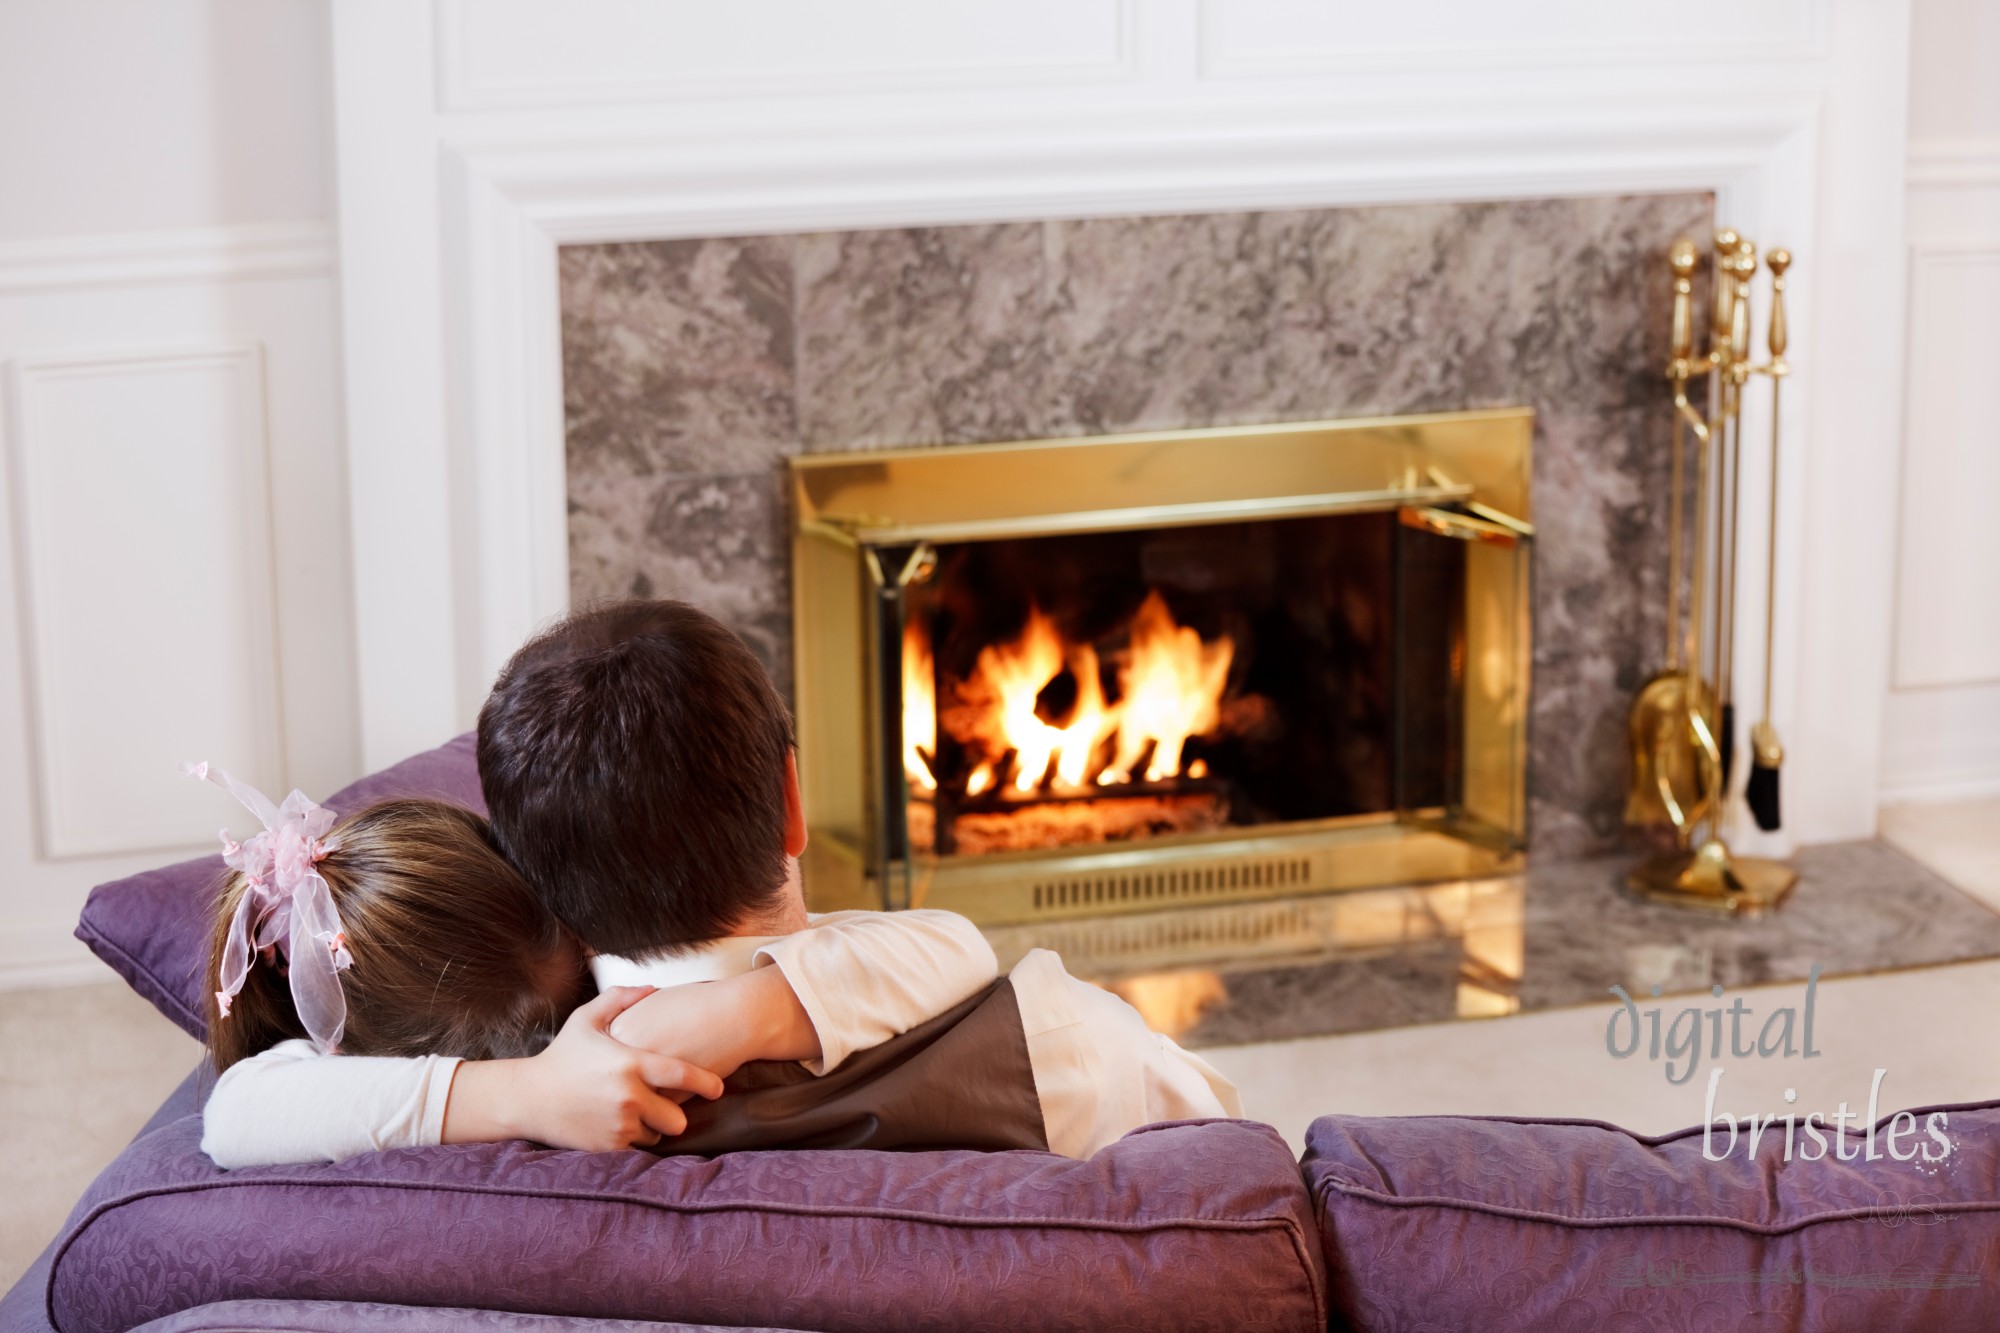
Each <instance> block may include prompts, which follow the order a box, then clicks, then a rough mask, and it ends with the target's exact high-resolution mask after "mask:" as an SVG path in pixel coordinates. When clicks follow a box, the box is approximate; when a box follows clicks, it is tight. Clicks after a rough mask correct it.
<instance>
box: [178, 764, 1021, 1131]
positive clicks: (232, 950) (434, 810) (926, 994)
mask: <svg viewBox="0 0 2000 1333" xmlns="http://www.w3.org/2000/svg"><path fill="white" fill-rule="evenodd" d="M189 772H190V773H191V775H193V776H198V777H203V778H207V779H209V780H211V781H214V782H216V783H217V784H218V785H221V786H223V787H225V788H227V789H228V790H229V791H231V792H232V794H234V795H236V796H237V798H238V799H239V800H241V801H242V802H243V804H244V805H245V806H247V807H248V808H249V809H250V810H251V811H252V813H254V814H256V815H257V816H258V818H259V819H260V821H261V822H262V823H263V824H264V826H265V827H264V832H262V833H259V834H258V835H256V836H255V837H253V838H249V839H247V840H245V841H244V842H242V843H240V844H239V843H235V842H232V841H230V840H229V839H228V837H227V836H226V835H225V837H224V840H223V845H224V857H225V860H226V861H227V863H228V865H229V866H230V875H229V878H228V879H227V880H226V881H225V884H224V886H223V891H222V893H221V895H220V898H219V900H218V902H217V916H216V929H215V934H214V937H213V941H212V948H211V960H210V971H209V975H210V976H212V977H214V978H215V981H216V988H215V990H214V992H213V995H212V998H211V1002H210V1011H209V1015H208V1018H209V1029H208V1030H209V1039H208V1040H209V1048H210V1051H211V1053H212V1055H213V1058H214V1062H215V1066H216V1068H217V1070H218V1071H219V1072H220V1073H221V1078H220V1079H219V1081H218V1083H217V1085H216V1088H215V1091H214V1093H213V1094H212V1095H211V1097H210V1099H209V1102H208V1105H207V1107H206V1109H205V1111H204V1120H205V1123H204V1134H203V1140H202V1147H203V1150H204V1151H206V1152H207V1153H208V1154H209V1155H210V1156H211V1157H213V1158H214V1159H215V1160H216V1162H217V1163H218V1164H219V1165H222V1166H224V1167H235V1166H248V1165H260V1164H267V1163H274V1162H286V1161H303V1160H315V1159H317V1160H337V1159H339V1158H341V1157H345V1156H349V1155H352V1154H353V1153H355V1152H361V1151H368V1150H371V1149H381V1148H391V1147H401V1146H415V1145H420V1144H426V1143H460V1142H481V1141H491V1140H497V1139H507V1138H527V1139H532V1140H535V1141H537V1142H541V1143H546V1144H549V1145H551V1146H554V1147H570V1148H582V1149H589V1150H604V1149H611V1148H622V1147H626V1146H630V1145H633V1144H639V1145H642V1146H643V1145H650V1144H652V1143H656V1142H658V1141H659V1140H660V1139H661V1138H663V1137H667V1136H671V1135H674V1134H678V1133H679V1132H681V1130H682V1129H683V1128H684V1127H685V1124H686V1119H685V1116H684V1115H683V1114H682V1112H681V1110H680V1106H679V1102H680V1101H682V1100H684V1099H685V1098H686V1097H688V1096H695V1095H698V1096H704V1097H716V1096H719V1095H720V1094H721V1091H722V1084H721V1077H722V1076H726V1075H727V1074H729V1073H731V1072H733V1071H734V1070H735V1068H736V1067H737V1066H738V1065H740V1064H743V1063H747V1062H749V1061H752V1060H799V1061H816V1060H819V1059H820V1058H821V1056H822V1053H823V1052H825V1053H827V1054H833V1053H834V1052H836V1051H845V1050H848V1049H852V1048H853V1047H854V1046H856V1045H865V1044H868V1041H869V1040H879V1039H880V1032H881V1030H882V1028H883V1027H884V1026H887V1027H888V1028H889V1030H893V1031H900V1030H903V1029H905V1028H907V1027H910V1026H914V1025H915V1023H917V1022H920V1021H922V1020H923V1019H925V1018H928V1017H930V1016H931V1015H932V1014H934V1013H937V1012H942V1011H943V1010H945V1009H948V1008H950V1007H951V1006H953V1005H955V1004H957V1003H958V1002H959V1001H961V1000H962V999H964V998H965V996H966V995H968V994H970V993H972V992H973V991H976V990H978V989H979V988H980V987H982V986H984V985H986V984H987V983H988V982H990V981H991V980H992V979H993V976H994V965H993V956H992V951H991V950H990V949H989V948H988V947H987V946H986V945H985V943H984V941H983V940H982V939H980V938H979V936H978V934H977V932H976V931H975V930H973V929H972V928H971V927H970V925H969V923H961V922H960V919H958V918H952V917H948V915H947V914H941V913H921V912H920V913H899V914H896V917H895V918H890V917H885V916H883V915H882V914H877V913H867V914H855V915H856V916H857V917H861V918H865V919H862V920H855V921H850V922H841V921H838V920H836V921H832V922H829V923H827V924H823V925H820V926H818V927H817V928H815V929H812V930H809V931H805V932H800V936H801V937H802V938H801V943H800V944H797V945H794V946H793V949H792V952H791V954H790V955H788V957H786V958H783V959H779V960H778V961H779V962H780V966H773V967H760V968H756V969H755V970H752V971H749V972H745V973H742V974H740V975H736V976H732V977H730V978H728V979H726V980H718V981H714V982H711V983H708V984H705V985H700V986H688V987H675V988H674V990H673V992H670V993H676V994H677V993H680V992H687V994H686V995H685V997H684V999H685V1003H683V1004H681V1005H680V1006H679V1007H678V1008H677V1010H676V1014H677V1016H678V1017H681V1018H683V1019H684V1020H685V1021H684V1023H677V1024H675V1025H674V1026H675V1027H676V1028H677V1029H678V1030H679V1031H680V1032H682V1033H683V1034H684V1040H682V1041H680V1042H679V1043H677V1045H678V1046H679V1048H680V1049H681V1050H683V1051H685V1052H686V1053H687V1057H688V1058H682V1057H681V1056H680V1055H672V1054H667V1053H664V1052H662V1051H659V1050H642V1049H637V1048H634V1047H630V1046H626V1045H624V1044H623V1043H620V1042H618V1041H616V1040H614V1039H613V1038H612V1037H611V1036H610V1035H609V1033H608V1031H607V1029H608V1027H609V1025H610V1024H611V1022H612V1020H613V1019H614V1018H616V1017H617V1015H618V1014H620V1013H621V1012H622V1011H623V1010H624V1009H626V1008H627V1007H628V1006H630V1005H631V1004H633V1003H635V1002H636V1001H638V1000H639V999H642V998H644V997H646V996H647V995H648V994H650V993H651V988H644V987H614V988H612V989H611V990H609V991H607V992H606V993H605V994H603V995H601V996H598V997H597V998H596V999H594V1000H590V999H589V995H590V991H591V983H590V977H589V971H588V967H587V959H586V955H585V952H584V950H583V949H582V948H581V947H580V946H579V945H578V944H577V943H576V941H575V940H574V939H573V938H572V937H571V936H570V935H569V933H568V932H567V931H566V930H564V929H563V927H562V926H561V925H560V924H559V923H558V922H557V921H556V920H555V918H554V917H553V916H551V915H550V914H549V913H548V912H547V911H546V910H545V909H544V908H543V907H542V905H541V903H540V902H539V901H538V900H537V899H536V897H535V895H534V893H533V891H532V890H531V889H530V888H529V887H528V885H527V883H526V882H525V881H524V880H523V879H522V878H521V876H520V875H519V874H518V872H516V871H515V870H514V868H513V867H512V866H511V865H510V864H509V863H508V862H507V861H506V859H505V858H504V857H502V856H501V855H500V853H499V852H498V850H496V848H495V847H494V845H493V840H492V835H491V831H490V830H489V828H488V827H487V824H486V821H485V820H484V819H482V818H481V817H479V816H478V815H476V814H474V813H472V812H471V811H469V810H465V809H463V808H460V807H458V806H454V805H449V804H446V803H444V802H440V801H431V800H414V799H411V800H393V801H385V802H383V803H381V804H378V805H374V806H371V807H369V808H367V809H365V810H363V811H361V812H360V813H358V814H356V815H354V816H352V817H351V818H349V819H347V820H346V821H345V822H340V823H336V818H337V817H336V815H335V813H334V812H332V811H329V810H327V809H325V808H324V807H321V806H318V805H315V804H313V803H312V802H311V801H309V800H307V799H306V798H305V797H304V796H302V795H301V794H299V793H297V792H294V793H292V795H291V796H290V797H288V798H287V799H286V801H285V802H284V804H283V805H282V806H274V805H273V804H272V803H271V802H270V801H269V800H268V799H267V798H266V797H264V796H263V795H262V794H261V793H259V792H257V791H255V790H254V789H253V788H249V787H247V786H245V785H243V784H240V783H237V782H235V781H234V780H232V779H231V778H230V777H229V776H228V775H227V774H225V773H222V772H221V771H220V770H215V769H210V768H208V767H207V766H206V765H199V766H191V767H190V769H189ZM898 918H900V919H898ZM931 918H944V920H943V921H939V920H933V919H931ZM885 934H886V935H889V936H893V937H895V938H896V939H897V940H899V941H900V942H902V943H903V944H904V945H905V946H908V945H912V944H914V945H917V946H920V947H924V948H928V949H930V950H931V952H932V954H933V955H934V956H935V957H936V958H938V959H939V960H941V962H942V964H943V965H942V966H940V967H938V968H936V969H934V970H933V972H932V973H931V974H930V975H929V977H928V978H927V979H926V980H925V981H924V982H923V984H920V985H918V986H916V987H915V988H914V989H912V988H903V989H902V990H900V991H898V992H897V993H896V994H894V995H892V996H890V997H888V998H886V999H885V1000H884V1001H882V1002H881V1004H879V1005H877V1006H876V1008H878V1009H880V1010H881V1012H870V1011H868V1010H867V1009H866V1008H865V1007H864V1008H861V1009H857V1008H856V1007H855V1006H854V1005H852V1004H846V1005H823V1004H818V1003H814V1004H812V1006H811V1008H812V1011H813V1013H815V1014H817V1015H818V1017H817V1019H815V1018H814V1017H813V1016H811V1015H809V1013H808V1006H807V1002H806V1000H805V999H802V997H801V996H800V994H799V993H798V990H797V989H795V985H797V986H800V987H806V988H808V989H809V991H810V990H825V991H829V992H831V991H839V992H841V993H842V994H843V995H844V996H851V995H853V994H857V993H864V992H865V991H866V989H867V988H866V987H865V986H859V985H857V986H855V987H849V986H848V985H846V984H845V983H846V982H849V981H853V982H856V983H859V982H862V981H864V980H865V979H866V976H867V975H868V973H869V972H870V970H871V969H873V968H875V967H877V966H879V963H880V959H879V952H880V951H879V949H877V950H876V954H877V956H875V957H871V956H870V951H869V949H868V947H867V945H868V943H869V940H870V938H871V937H872V938H874V939H876V940H877V941H879V940H880V938H881V937H883V936H884V935H885ZM806 936H810V937H811V939H810V940H804V939H803V937H806ZM788 964H789V965H788ZM794 975H795V976H797V977H798V978H799V980H798V982H797V983H795V982H794V981H793V980H792V979H791V978H792V976H794ZM807 998H810V994H809V996H808V997H807ZM586 1001H588V1002H587V1003H586ZM830 1014H831V1015H834V1017H831V1018H830V1017H829V1015H830ZM827 1026H833V1027H839V1026H845V1027H847V1028H851V1029H855V1030H854V1031H838V1030H837V1031H822V1030H821V1028H822V1027H827ZM862 1034H867V1035H866V1037H865V1039H863V1038H862ZM335 1054H338V1055H339V1056H340V1057H342V1058H340V1059H339V1060H338V1061H334V1060H331V1059H329V1058H327V1057H330V1056H333V1055H335ZM383 1057H393V1058H383ZM412 1057H416V1058H412ZM697 1061H699V1063H697ZM336 1066H338V1067H337V1068H336ZM252 1075H254V1077H252Z"/></svg>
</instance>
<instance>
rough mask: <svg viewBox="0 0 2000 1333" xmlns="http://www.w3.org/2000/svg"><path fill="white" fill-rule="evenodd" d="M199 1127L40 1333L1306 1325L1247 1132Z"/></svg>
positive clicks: (154, 1165) (159, 1133)
mask: <svg viewBox="0 0 2000 1333" xmlns="http://www.w3.org/2000/svg"><path fill="white" fill-rule="evenodd" d="M200 1133H201V1126H200V1122H199V1120H198V1119H195V1118H188V1119H183V1120H180V1121H176V1122H174V1123H172V1124H169V1125H166V1126H164V1127H162V1128H160V1129H158V1130H155V1131H154V1132H153V1133H151V1134H149V1135H146V1136H145V1137H144V1138H141V1139H139V1140H138V1141H136V1142H135V1143H133V1144H132V1146H131V1147H129V1148H128V1149H127V1150H126V1151H125V1153H124V1154H123V1155H121V1156H120V1157H119V1158H118V1159H117V1160H116V1161H115V1162H114V1163H113V1164H112V1165H111V1166H110V1167H109V1168H107V1169H106V1171H105V1172H104V1174H103V1175H102V1176H100V1177H99V1178H98V1180H97V1181H96V1183H95V1184H93V1185H92V1186H91V1188H90V1190H89V1192H88V1193H86V1194H85V1196H84V1198H83V1200H82V1201H81V1202H80V1203H79V1204H78V1205H77V1209H76V1212H75V1213H74V1214H73V1215H72V1217H71V1220H70V1222H69V1224H68V1226H67V1227H66V1228H65V1232H64V1235H63V1237H62V1238H61V1240H60V1242H59V1243H58V1246H57V1250H56V1254H55V1258H54V1261H53V1263H52V1265H51V1269H50V1277H49V1282H48V1309H49V1315H50V1320H51V1322H52V1323H53V1324H54V1326H55V1327H56V1328H57V1329H58V1330H61V1333H111V1330H119V1329H126V1328H130V1327H132V1326H133V1325H135V1324H140V1323H144V1322H145V1321H147V1320H149V1319H160V1318H163V1317H165V1316H167V1315H170V1314H173V1313H174V1312H176V1311H179V1310H185V1309H192V1308H194V1307H197V1306H201V1305H205V1304H209V1303H212V1302H217V1301H228V1300H239V1299H250V1298H260V1299H268V1300H285V1301H356V1302H376V1303H383V1304H391V1305H426V1306H454V1307H455V1306H473V1307H484V1308H493V1309H501V1310H513V1311H522V1312H527V1313H541V1314H558V1315H570V1316H577V1317H595V1318H613V1319H616V1318H625V1319H653V1320H662V1321H683V1322H687V1323H692V1324H702V1323H718V1324H737V1325H742V1324H752V1325H755V1324H763V1325H770V1326H774V1327H780V1328H812V1329H825V1330H846V1329H851V1330H856V1331H857V1333H874V1331H876V1330H889V1329H903V1328H910V1329H915V1328H929V1329H936V1328H952V1329H975V1328H984V1329H997V1330H1007V1333H1014V1331H1015V1330H1019V1329H1024V1328H1036V1329H1041V1328H1076V1329H1101V1328H1112V1327H1118V1328H1178V1329H1194V1328H1216V1329H1225V1328H1226V1329H1253V1330H1262V1329H1271V1330H1275V1329H1286V1330H1295V1331H1297V1333H1306V1331H1307V1330H1312V1331H1314V1333H1317V1331H1318V1330H1323V1329H1324V1328H1325V1327H1326V1305H1325V1287H1324V1277H1323V1273H1322V1270H1321V1266H1320V1249H1319V1240H1318V1237H1317V1236H1316V1235H1315V1234H1314V1231H1313V1223H1312V1218H1311V1208H1310V1205H1309V1203H1308V1201H1307V1199H1306V1194H1305V1189H1304V1187H1303V1184H1302V1182H1301V1181H1300V1179H1299V1173H1298V1166H1297V1163H1296V1162H1294V1161H1293V1159H1292V1154H1291V1152H1290V1150H1289V1149H1288V1148H1287V1147H1286V1146H1285V1143H1284V1141H1283V1140H1282V1139H1281V1138H1279V1136H1278V1135H1277V1133H1276V1132H1275V1131H1273V1130H1271V1129H1269V1128H1268V1127H1266V1126H1263V1125H1256V1124H1250V1123H1247V1122H1242V1121H1207V1122H1193V1123H1180V1124H1172V1125H1161V1126H1153V1127H1149V1128H1147V1129H1142V1130H1139V1131H1137V1132H1135V1133H1133V1134H1130V1135H1128V1136H1127V1137H1126V1138H1124V1139H1123V1140H1121V1141H1119V1142H1118V1143H1115V1144H1113V1145H1111V1146H1110V1147H1108V1148H1106V1149H1104V1150H1103V1151H1102V1152H1100V1153H1099V1154H1098V1155H1097V1156H1096V1157H1094V1158H1092V1159H1091V1160H1090V1161H1088V1162H1077V1161H1072V1160H1070V1159H1068V1158H1064V1157H1057V1156H1054V1155H1052V1154H1049V1153H1042V1152H1031V1151H1016V1152H1002V1153H976V1152H923V1153H891V1152H871V1151H867V1150H861V1149H853V1150H841V1151H821V1152H803V1151H800V1152H754V1153H732V1154H726V1155H724V1156H720V1157H713V1158H701V1157H675V1158H659V1157H655V1156H652V1155H651V1154H648V1153H641V1152H621V1153H598V1154H586V1153H575V1152H556V1151H551V1150H547V1149H539V1148H533V1147H530V1146H528V1145H526V1144H521V1143H503V1144H481V1145H476V1146H466V1147H439V1148H413V1149H402V1150H398V1151H394V1152H386V1153H375V1154H369V1155H366V1156H362V1157H356V1158H351V1159H349V1160H348V1161H346V1162H341V1163H337V1164H334V1165H331V1166H310V1167H271V1168H256V1169H250V1170H240V1171H228V1172H225V1171H221V1170H218V1169H217V1168H216V1167H215V1166H214V1164H213V1163H211V1162H210V1161H209V1160H208V1159H207V1158H206V1157H204V1156H202V1154H201V1152H200V1150H199V1148H198V1146H197V1145H198V1143H199V1140H200Z"/></svg>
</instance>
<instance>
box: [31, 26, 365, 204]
mask: <svg viewBox="0 0 2000 1333" xmlns="http://www.w3.org/2000/svg"><path fill="white" fill-rule="evenodd" d="M328 3H329V0H59V2H58V3H37V2H36V0H25V2H23V3H9V4H0V182H4V184H0V241H17V240H28V239H40V238H67V237H75V236H101V235H110V234H116V233H130V232H138V231H151V230H155V229H180V228H192V227H212V226H219V225H224V224H234V223H241V222H248V221H253V220H267V219H287V220H289V219H295V218H315V217H323V216H325V214H326V212H327V210H328V208H329V206H330V204H331V199H332V192H331V185H332V180H331V170H330V165H329V162H328V144H327V135H328V120H329V118H330V117H329V111H330V104H329V99H328V97H327V91H326V82H327V71H326V27H327V5H328Z"/></svg>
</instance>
